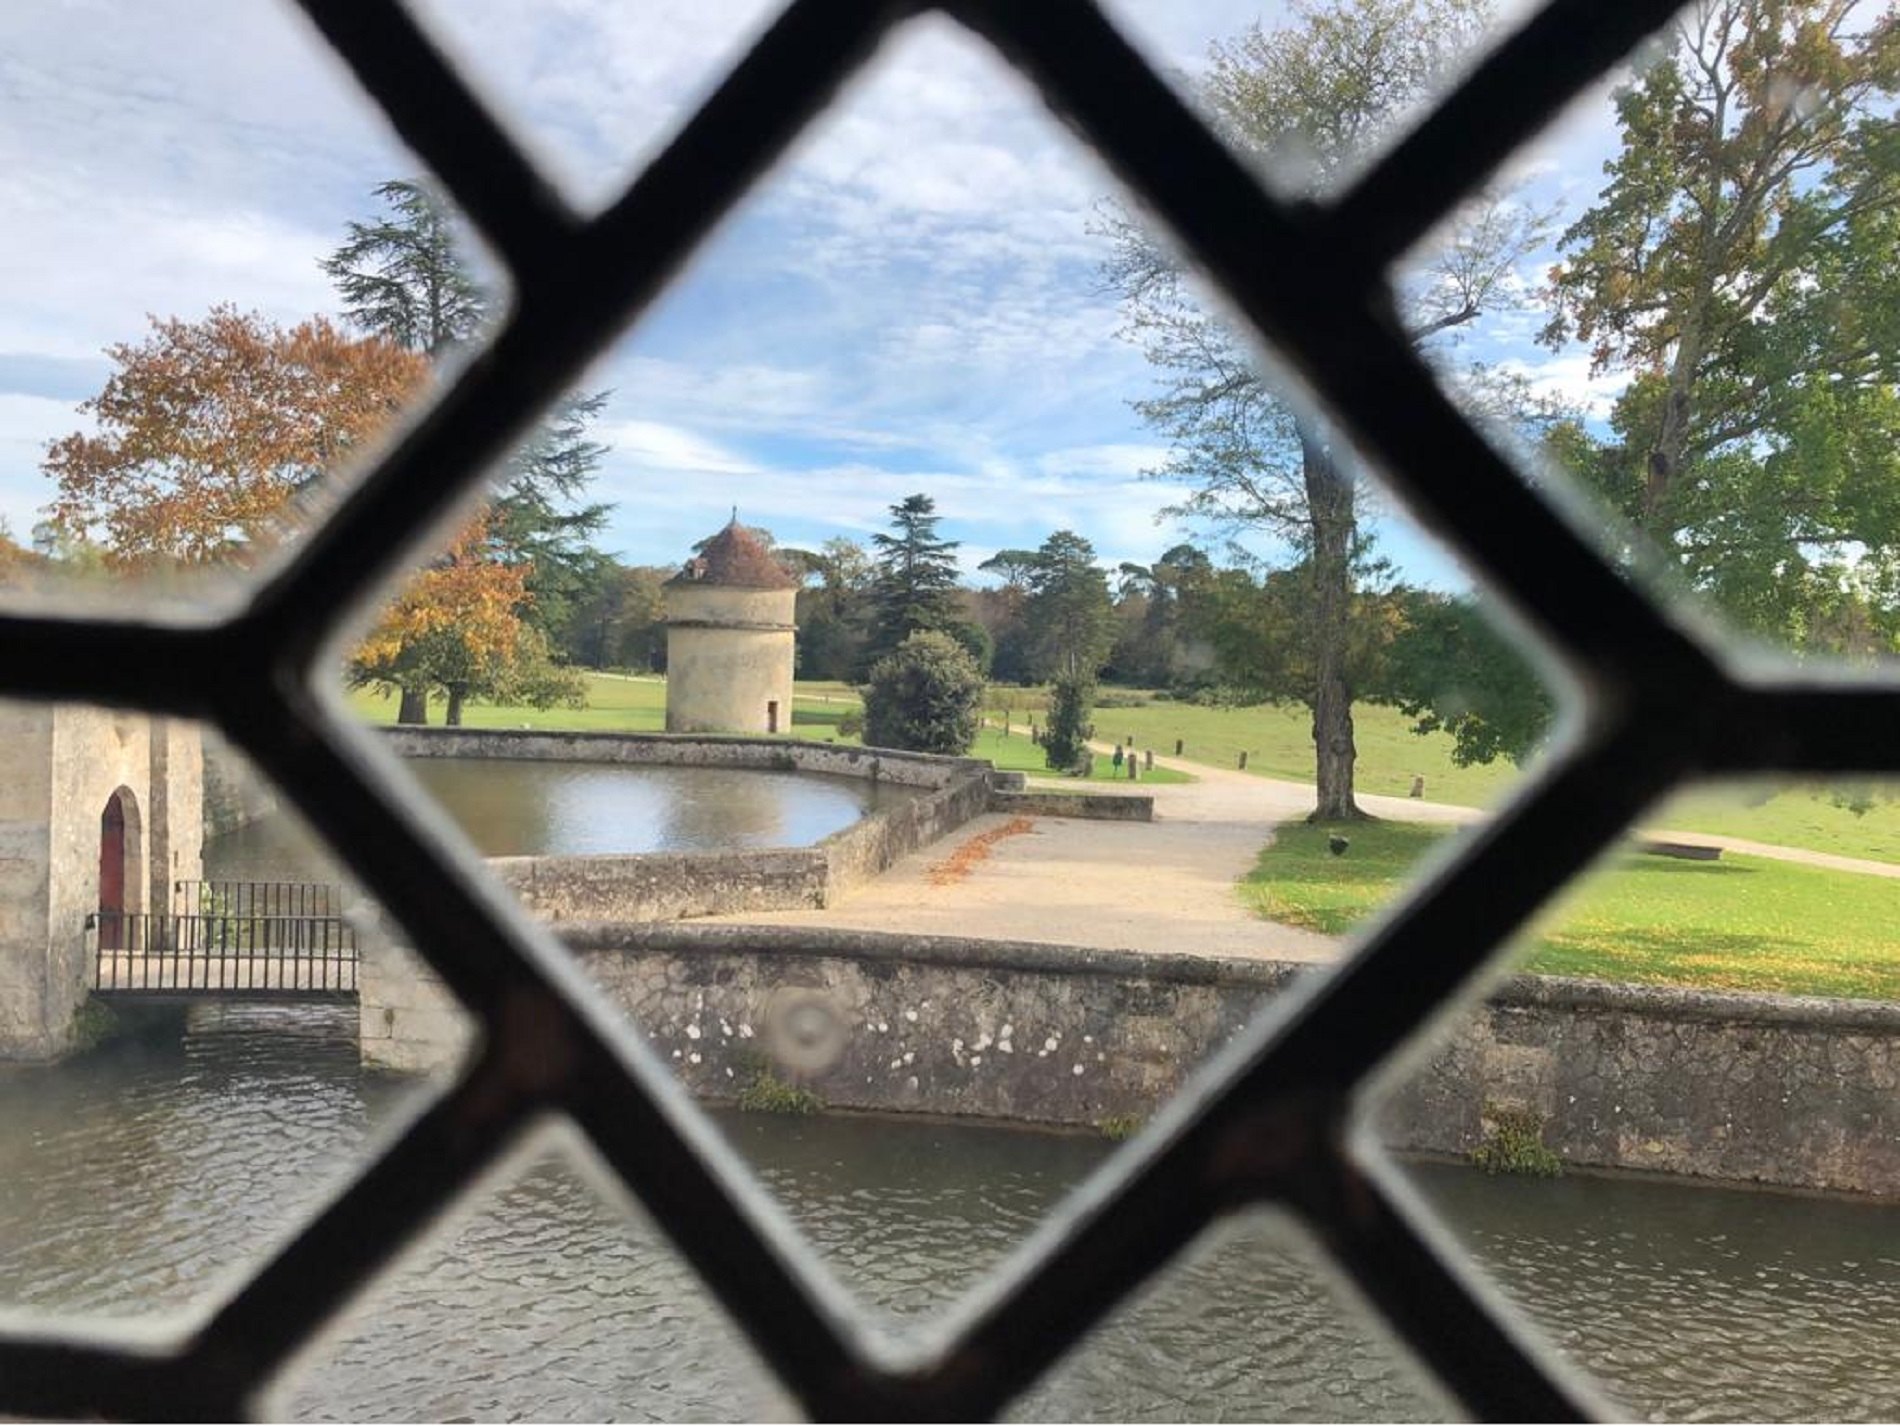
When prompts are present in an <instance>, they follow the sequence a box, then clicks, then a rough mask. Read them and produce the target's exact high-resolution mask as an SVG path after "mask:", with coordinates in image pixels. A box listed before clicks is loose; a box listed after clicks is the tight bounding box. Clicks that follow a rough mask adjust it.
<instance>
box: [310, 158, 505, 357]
mask: <svg viewBox="0 0 1900 1426" xmlns="http://www.w3.org/2000/svg"><path fill="white" fill-rule="evenodd" d="M375 194H376V196H377V197H378V198H380V199H382V200H383V203H384V204H385V206H386V208H387V210H388V211H387V212H386V213H385V214H384V215H383V216H382V217H381V218H379V219H377V220H375V221H374V222H369V223H356V222H352V223H350V224H349V225H348V231H349V236H348V237H347V238H345V239H344V240H343V243H342V244H341V246H339V247H338V248H337V250H336V251H335V252H333V253H331V254H330V256H329V257H327V258H324V259H323V260H322V261H321V262H320V263H319V264H318V266H319V267H321V268H322V269H323V271H324V272H325V273H326V274H327V275H328V276H329V277H330V279H331V280H332V281H333V282H335V283H336V287H337V292H338V293H339V294H340V295H341V296H342V298H343V301H344V302H345V304H347V305H346V306H345V307H344V312H343V314H344V316H345V317H347V318H348V319H349V320H350V321H351V322H352V323H354V324H355V325H356V326H358V327H361V328H362V329H363V330H364V331H366V332H375V333H376V334H377V335H379V336H381V337H384V338H387V339H388V340H389V341H392V342H394V343H396V344H397V345H398V346H401V347H407V348H408V349H409V350H410V351H414V352H422V353H425V354H426V355H427V356H429V357H430V358H431V359H434V358H438V357H441V356H442V355H444V354H445V353H446V352H448V351H449V350H450V349H451V348H452V347H455V346H458V345H459V344H461V343H462V342H465V341H467V340H469V339H470V338H471V337H473V336H474V335H475V334H476V333H477V332H478V331H480V330H481V326H482V323H483V322H484V321H485V320H486V319H487V315H488V296H487V294H486V293H485V292H483V291H482V289H481V285H480V284H479V283H477V282H476V281H475V278H474V276H473V274H471V273H470V272H469V270H468V265H467V264H466V263H465V262H464V261H463V260H462V253H461V249H460V248H459V247H458V246H457V244H456V240H455V231H454V227H453V225H452V224H451V223H450V222H449V217H448V211H447V209H446V207H445V206H444V204H443V203H442V200H441V199H440V198H439V197H438V196H437V194H436V192H435V190H434V189H433V188H432V187H430V186H429V185H427V184H424V183H420V182H417V181H414V180H409V179H393V180H391V181H390V182H388V183H381V184H378V185H377V186H376V189H375Z"/></svg>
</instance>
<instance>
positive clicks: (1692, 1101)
mask: <svg viewBox="0 0 1900 1426" xmlns="http://www.w3.org/2000/svg"><path fill="white" fill-rule="evenodd" d="M561 934H562V936H563V939H564V940H565V941H566V942H567V943H568V945H569V946H570V947H572V948H573V949H574V951H575V952H576V954H577V955H578V956H579V958H580V961H581V963H582V965H583V966H584V968H585V969H586V970H587V972H588V974H589V975H590V976H591V977H592V978H593V979H594V981H595V982H596V983H597V984H599V985H600V986H601V988H602V989H603V991H604V992H605V994H606V995H607V997H608V998H609V999H610V1000H611V1001H612V1002H613V1003H614V1004H615V1005H616V1006H617V1007H618V1008H619V1009H620V1010H622V1011H623V1012H624V1013H626V1014H627V1015H628V1017H629V1018H630V1020H631V1021H632V1022H633V1023H634V1024H635V1025H637V1026H638V1027H639V1028H640V1029H641V1031H642V1032H643V1033H644V1035H645V1037H646V1038H647V1040H648V1042H649V1043H650V1044H651V1045H652V1047H653V1049H654V1051H655V1052H656V1053H657V1054H658V1055H659V1056H660V1057H661V1058H662V1059H664V1060H665V1061H666V1062H667V1063H668V1064H670V1065H671V1066H672V1067H673V1069H674V1070H675V1071H676V1072H677V1073H678V1074H679V1075H680V1077H681V1078H682V1079H683V1080H684V1081H685V1083H686V1084H687V1085H688V1086H689V1087H690V1088H692V1089H693V1090H694V1091H695V1092H696V1093H699V1094H701V1095H703V1096H705V1097H708V1098H713V1099H723V1098H730V1097H733V1096H734V1095H736V1094H737V1093H738V1091H739V1090H740V1089H741V1088H743V1087H744V1085H745V1084H746V1083H747V1082H748V1081H749V1080H750V1078H751V1077H752V1076H754V1075H756V1074H757V1073H759V1071H760V1070H761V1068H770V1069H772V1070H773V1072H774V1073H776V1074H778V1075H779V1076H780V1077H782V1078H784V1079H787V1080H788V1081H791V1082H795V1083H798V1084H800V1085H802V1086H804V1087H806V1088H809V1089H810V1090H812V1091H813V1092H814V1093H816V1094H817V1095H818V1096H819V1097H820V1098H821V1099H822V1100H824V1102H825V1103H827V1104H828V1105H831V1106H833V1107H835V1108H839V1109H850V1110H864V1111H875V1112H906V1113H930V1114H953V1115H967V1116H972V1117H979V1118H991V1119H1002V1120H1016V1121H1023V1122H1029V1123H1038V1124H1057V1125H1086V1124H1100V1123H1103V1122H1107V1121H1117V1120H1119V1121H1129V1120H1138V1119H1141V1118H1144V1117H1145V1116H1147V1115H1148V1114H1149V1113H1151V1112H1152V1111H1153V1110H1154V1109H1155V1107H1156V1106H1157V1105H1159V1104H1161V1103H1162V1102H1164V1101H1165V1100H1166V1099H1167V1098H1168V1097H1169V1096H1170V1095H1172V1094H1173V1093H1174V1092H1175V1091H1176V1090H1177V1089H1178V1088H1179V1087H1180V1086H1181V1084H1182V1082H1183V1081H1184V1080H1185V1079H1186V1077H1187V1076H1188V1075H1189V1074H1190V1073H1192V1071H1193V1070H1194V1068H1195V1067H1196V1066H1197V1065H1198V1064H1200V1063H1202V1062H1203V1061H1205V1060H1206V1059H1207V1058H1208V1057H1209V1056H1211V1055H1212V1054H1213V1053H1215V1052H1216V1051H1218V1050H1219V1049H1220V1048H1221V1047H1222V1046H1224V1045H1226V1044H1228V1043H1229V1042H1230V1041H1231V1040H1232V1039H1233V1038H1234V1037H1235V1036H1236V1035H1239V1034H1241V1033H1242V1032H1243V1031H1244V1030H1245V1028H1246V1027H1247V1026H1248V1024H1249V1023H1250V1022H1251V1021H1253V1020H1254V1018H1255V1017H1256V1016H1257V1015H1259V1014H1260V1013H1261V1012H1262V1011H1263V1010H1265V1009H1266V1008H1267V1007H1268V1006H1270V1005H1272V1004H1273V1003H1274V1002H1275V1001H1276V1000H1278V999H1280V998H1281V997H1282V996H1284V995H1286V994H1288V993H1289V992H1293V991H1295V990H1296V989H1297V987H1298V986H1299V985H1300V984H1302V982H1304V981H1305V980H1306V979H1307V978H1308V977H1311V976H1316V975H1322V974H1324V971H1323V970H1315V969H1314V968H1312V967H1305V966H1295V965H1290V964H1281V963H1276V962H1266V961H1251V960H1246V961H1243V960H1221V959H1216V958H1211V957H1209V958H1204V957H1197V956H1191V955H1157V954H1150V953H1142V952H1133V951H1114V950H1096V949H1084V948H1079V947H1078V948H1071V947H1063V946H1050V945H1043V944H1036V943H1027V942H1024V943H1015V942H990V941H973V940H965V939H960V938H951V937H927V936H900V935H891V934H884V933H875V932H864V931H840V930H832V929H822V928H806V927H787V926H757V927H754V926H732V925H720V926H706V925H696V924H692V923H673V924H663V925H655V924H642V925H634V924H605V923H581V922H575V923H569V924H566V925H564V926H563V927H562V928H561ZM1395 1083H1396V1084H1397V1088H1396V1089H1395V1090H1394V1091H1393V1092H1392V1093H1391V1094H1390V1095H1389V1097H1388V1098H1387V1099H1386V1100H1385V1101H1384V1102H1383V1104H1382V1105H1381V1106H1380V1108H1379V1109H1378V1111H1377V1114H1376V1119H1375V1123H1376V1126H1377V1129H1378V1131H1379V1134H1380V1136H1381V1137H1382V1138H1383V1139H1384V1141H1385V1142H1386V1143H1387V1144H1388V1145H1390V1146H1392V1147H1393V1148H1395V1149H1399V1150H1404V1151H1410V1152H1420V1153H1433V1154H1457V1155H1462V1154H1465V1153H1468V1152H1470V1151H1471V1150H1472V1149H1474V1148H1475V1147H1477V1145H1478V1144H1479V1143H1480V1142H1481V1139H1482V1135H1483V1132H1484V1124H1485V1120H1486V1118H1487V1116H1489V1115H1493V1114H1495V1113H1496V1112H1497V1111H1498V1110H1500V1109H1511V1110H1519V1111H1527V1112H1528V1113H1529V1114H1530V1115H1531V1116H1532V1117H1533V1118H1534V1119H1535V1120H1536V1121H1538V1122H1540V1123H1541V1125H1542V1129H1543V1137H1544V1141H1545V1143H1546V1144H1547V1145H1548V1146H1549V1147H1550V1148H1551V1149H1553V1150H1554V1151H1555V1152H1556V1153H1557V1154H1558V1155H1559V1156H1560V1157H1562V1158H1563V1159H1565V1160H1566V1161H1568V1162H1569V1163H1571V1164H1573V1165H1579V1166H1589V1167H1595V1168H1605V1169H1640V1170H1647V1171H1654V1172H1664V1173H1670V1174H1680V1175H1689V1176H1694V1177H1699V1178H1704V1179H1710V1180H1717V1181H1728V1182H1747V1183H1757V1184H1765V1185H1774V1186H1779V1187H1789V1188H1813V1189H1825V1190H1832V1191H1841V1192H1851V1193H1860V1194H1874V1195H1883V1196H1893V1195H1900V1097H1897V1096H1896V1094H1895V1090H1896V1088H1900V1005H1891V1004H1885V1003H1858V1002H1845V1001H1825V1000H1809V999H1800V998H1792V997H1780V996H1761V995H1733V994H1711V993H1703V992H1684V991H1674V990H1669V989H1665V988H1656V987H1636V986H1617V985H1606V984H1601V983H1597V982H1591V981H1578V980H1565V979H1556V978H1545V977H1520V978H1517V979H1513V980H1510V981H1507V982H1505V983H1503V984H1502V985H1501V986H1499V987H1498V988H1497V990H1496V991H1495V992H1494V993H1493V995H1492V996H1491V997H1490V998H1489V999H1488V1000H1486V1001H1484V1002H1483V1003H1481V1004H1480V1005H1478V1006H1476V1007H1475V1008H1473V1009H1471V1010H1469V1011H1466V1012H1465V1013H1464V1014H1463V1015H1462V1016H1461V1017H1460V1018H1458V1019H1457V1020H1456V1021H1455V1022H1454V1023H1453V1025H1452V1028H1451V1029H1450V1032H1449V1034H1448V1036H1447V1037H1446V1038H1445V1039H1444V1040H1443V1041H1442V1042H1441V1044H1440V1047H1439V1048H1438V1049H1437V1050H1436V1051H1435V1052H1434V1053H1432V1054H1429V1055H1427V1056H1425V1057H1423V1058H1421V1059H1419V1060H1418V1061H1416V1062H1415V1063H1414V1064H1413V1066H1412V1067H1411V1069H1410V1071H1409V1073H1407V1074H1406V1075H1404V1076H1402V1078H1401V1079H1400V1080H1398V1081H1395Z"/></svg>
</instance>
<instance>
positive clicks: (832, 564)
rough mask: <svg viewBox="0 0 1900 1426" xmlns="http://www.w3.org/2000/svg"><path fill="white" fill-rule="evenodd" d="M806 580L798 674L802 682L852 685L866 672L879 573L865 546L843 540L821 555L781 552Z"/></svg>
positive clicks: (800, 615)
mask: <svg viewBox="0 0 1900 1426" xmlns="http://www.w3.org/2000/svg"><path fill="white" fill-rule="evenodd" d="M779 555H780V557H781V558H782V559H783V560H784V561H785V562H786V563H787V564H789V565H791V566H792V567H793V568H795V569H796V570H798V571H799V572H800V574H801V575H802V576H803V577H804V580H805V583H804V586H803V587H802V588H801V589H800V590H799V591H798V609H797V615H798V668H799V674H800V676H801V677H803V678H830V679H849V678H854V677H856V676H857V674H858V673H859V671H860V670H862V669H863V668H864V666H865V648H866V646H867V644H868V642H869V640H870V634H871V615H872V609H871V599H872V585H873V581H874V579H875V575H876V570H875V567H874V566H873V565H872V563H871V557H870V555H869V554H867V553H866V552H865V549H864V546H862V545H860V544H859V543H858V542H857V541H855V540H849V539H846V538H844V537H843V536H834V537H833V538H831V539H829V540H826V541H825V542H824V544H823V545H821V546H820V547H819V548H818V549H817V550H781V551H779Z"/></svg>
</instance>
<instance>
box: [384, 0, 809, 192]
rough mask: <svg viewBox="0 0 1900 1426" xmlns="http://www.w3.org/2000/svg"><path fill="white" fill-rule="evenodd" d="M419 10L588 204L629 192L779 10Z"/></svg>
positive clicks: (458, 6)
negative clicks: (643, 168) (628, 187)
mask: <svg viewBox="0 0 1900 1426" xmlns="http://www.w3.org/2000/svg"><path fill="white" fill-rule="evenodd" d="M414 8H415V9H416V11H417V12H418V17H419V18H420V19H421V20H422V21H423V23H424V24H426V25H427V26H428V27H429V28H431V29H433V30H435V31H437V32H438V36H439V39H440V41H441V43H442V44H443V45H444V46H445V47H446V48H447V50H448V52H449V54H450V55H451V57H452V58H453V59H454V60H455V62H456V63H457V64H458V65H461V66H464V67H465V68H466V69H467V71H468V73H469V74H470V75H471V76H472V77H473V78H474V80H475V81H476V82H477V83H478V84H481V85H484V86H486V87H488V88H489V89H490V90H491V92H492V94H493V97H494V99H495V100H496V101H498V103H499V106H500V107H501V108H502V109H503V111H504V113H505V114H506V115H507V117H508V118H509V119H510V120H512V121H513V123H514V124H515V126H516V127H517V128H518V129H519V130H520V133H521V136H522V138H523V140H524V141H525V142H526V143H527V144H528V145H529V146H530V148H531V149H532V151H533V152H534V155H535V158H536V160H537V161H538V162H540V163H542V164H544V165H545V166H546V167H547V169H548V171H549V172H550V173H552V174H554V175H556V176H557V177H558V178H559V179H560V180H561V181H562V182H563V183H564V185H565V186H566V187H567V188H568V189H569V191H570V192H571V193H572V194H573V195H574V196H575V198H576V199H577V201H579V202H580V203H582V204H584V205H585V206H588V207H605V206H606V205H607V204H608V203H610V202H611V201H612V200H613V199H615V198H617V197H619V196H620V190H621V189H622V188H623V187H624V186H625V185H626V184H627V183H628V182H629V181H630V180H631V179H632V178H633V177H634V175H635V173H636V172H637V171H638V170H639V167H640V166H641V165H642V164H644V163H646V162H647V161H648V160H649V159H651V158H652V157H653V155H654V154H655V153H657V152H658V151H659V149H660V148H661V147H662V146H663V145H664V144H665V143H666V142H667V140H669V139H670V138H671V137H672V136H673V132H674V130H675V129H676V128H677V127H678V126H679V124H680V123H682V122H683V121H684V120H685V119H687V118H688V117H690V116H691V114H692V112H693V110H694V109H695V108H697V107H698V105H699V104H700V103H701V102H703V101H704V99H705V98H706V97H707V95H709V94H710V93H711V92H712V91H713V89H714V88H715V87H716V86H717V84H718V83H719V81H720V80H721V79H723V78H724V77H725V74H726V71H727V70H728V69H730V68H731V66H732V65H733V64H735V63H737V62H738V60H739V59H740V58H741V57H742V56H743V55H744V54H745V52H746V50H747V48H748V47H749V46H750V45H751V44H752V43H753V41H754V40H756V39H757V38H758V36H759V34H760V33H761V32H763V31H764V29H765V27H766V25H767V24H768V23H769V22H770V21H771V20H772V19H773V18H774V17H775V15H776V12H777V9H778V7H777V6H775V5H772V4H770V3H768V0H718V3H715V4H711V5H706V4H685V3H678V0H663V3H658V4H653V3H648V4H642V5H638V6H635V7H632V8H627V7H623V6H617V5H593V4H564V5H537V4H531V3H521V0H484V3H481V4H477V5H470V4H465V3H461V0H423V3H420V4H417V5H416V6H415V7H414Z"/></svg>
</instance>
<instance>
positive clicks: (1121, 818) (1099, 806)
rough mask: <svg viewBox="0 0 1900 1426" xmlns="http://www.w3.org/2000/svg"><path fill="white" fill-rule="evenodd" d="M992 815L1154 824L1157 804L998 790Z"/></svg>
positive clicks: (1134, 798)
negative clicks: (1010, 814)
mask: <svg viewBox="0 0 1900 1426" xmlns="http://www.w3.org/2000/svg"><path fill="white" fill-rule="evenodd" d="M990 810H991V811H992V812H1011V813H1014V814H1016V815H1017V816H1019V817H1086V818H1089V819H1090V820H1092V821H1097V822H1152V821H1154V815H1155V800H1154V798H1152V797H1150V796H1147V795H1145V794H1137V793H1127V792H1009V791H1004V790H1002V789H998V790H997V792H996V793H995V794H994V795H993V796H992V797H991V799H990Z"/></svg>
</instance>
